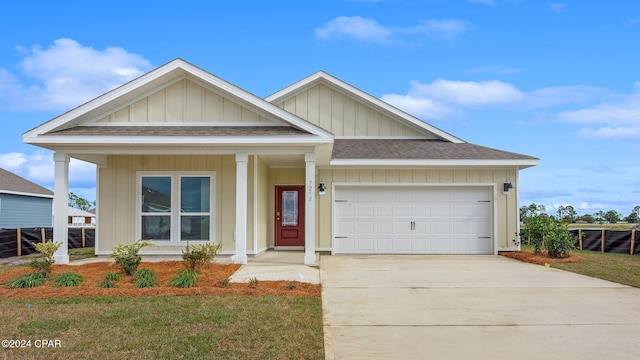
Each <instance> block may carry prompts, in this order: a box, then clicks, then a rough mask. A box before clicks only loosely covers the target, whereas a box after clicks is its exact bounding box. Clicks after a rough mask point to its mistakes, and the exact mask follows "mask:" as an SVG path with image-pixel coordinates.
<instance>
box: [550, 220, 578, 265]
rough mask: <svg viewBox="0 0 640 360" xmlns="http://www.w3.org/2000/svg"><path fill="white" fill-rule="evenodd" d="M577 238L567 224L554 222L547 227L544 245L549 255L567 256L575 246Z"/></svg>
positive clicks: (556, 256)
mask: <svg viewBox="0 0 640 360" xmlns="http://www.w3.org/2000/svg"><path fill="white" fill-rule="evenodd" d="M575 243H576V239H575V236H574V235H573V234H571V233H570V232H569V229H568V227H567V225H566V224H562V223H552V224H551V225H549V226H548V227H547V229H546V233H545V238H544V245H545V248H546V249H547V251H548V252H549V256H551V257H554V258H565V257H567V256H569V254H570V253H571V251H572V250H573V249H574V248H575Z"/></svg>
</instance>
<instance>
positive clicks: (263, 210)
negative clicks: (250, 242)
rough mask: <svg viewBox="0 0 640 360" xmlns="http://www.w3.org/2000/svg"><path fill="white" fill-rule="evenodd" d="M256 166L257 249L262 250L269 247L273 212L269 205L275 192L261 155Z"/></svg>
mask: <svg viewBox="0 0 640 360" xmlns="http://www.w3.org/2000/svg"><path fill="white" fill-rule="evenodd" d="M256 168H257V176H256V181H257V189H258V191H257V198H256V204H257V209H256V210H257V211H256V214H257V219H256V227H257V229H256V231H257V236H258V238H257V240H258V247H257V251H258V252H261V251H262V250H264V249H266V248H267V247H269V236H268V234H269V214H271V213H272V211H271V209H272V208H270V207H269V199H270V198H271V197H272V196H273V192H272V191H269V168H268V167H267V165H266V164H265V163H264V162H263V161H262V159H260V158H259V157H257V160H256Z"/></svg>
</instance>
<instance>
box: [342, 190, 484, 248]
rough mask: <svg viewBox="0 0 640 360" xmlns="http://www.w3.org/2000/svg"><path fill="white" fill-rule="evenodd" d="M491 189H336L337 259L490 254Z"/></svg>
mask: <svg viewBox="0 0 640 360" xmlns="http://www.w3.org/2000/svg"><path fill="white" fill-rule="evenodd" d="M491 194H492V191H491V188H490V187H486V186H478V187H466V186H464V187H462V186H447V187H443V186H420V187H418V186H415V187H414V186H406V187H398V186H336V189H335V196H334V203H333V211H334V224H335V227H334V234H333V236H334V239H333V248H334V252H335V253H339V254H492V253H493V237H492V231H491V229H492V225H491V224H492V221H491V213H492V203H491V197H492V196H491Z"/></svg>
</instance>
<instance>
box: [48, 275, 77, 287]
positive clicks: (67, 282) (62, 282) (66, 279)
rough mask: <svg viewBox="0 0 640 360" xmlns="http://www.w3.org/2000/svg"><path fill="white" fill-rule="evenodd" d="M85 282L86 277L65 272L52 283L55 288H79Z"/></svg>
mask: <svg viewBox="0 0 640 360" xmlns="http://www.w3.org/2000/svg"><path fill="white" fill-rule="evenodd" d="M83 281H84V277H83V276H82V275H80V274H78V273H75V272H65V273H62V274H60V275H58V276H56V278H55V279H53V281H52V282H51V284H52V285H53V286H78V285H80V284H81V283H82V282H83Z"/></svg>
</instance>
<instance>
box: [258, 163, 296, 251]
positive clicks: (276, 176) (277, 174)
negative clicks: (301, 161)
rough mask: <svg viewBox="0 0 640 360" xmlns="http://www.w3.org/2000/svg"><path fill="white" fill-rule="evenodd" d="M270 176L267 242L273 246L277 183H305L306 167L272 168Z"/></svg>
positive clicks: (269, 245)
mask: <svg viewBox="0 0 640 360" xmlns="http://www.w3.org/2000/svg"><path fill="white" fill-rule="evenodd" d="M268 170H269V176H268V190H267V193H268V194H269V195H268V196H269V199H268V219H267V225H268V226H267V244H268V247H271V248H272V247H273V246H274V244H275V241H274V240H275V231H276V230H275V217H274V215H275V212H274V210H275V208H276V203H275V200H276V199H275V188H276V185H304V184H305V181H304V176H305V169H304V168H271V169H268Z"/></svg>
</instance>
